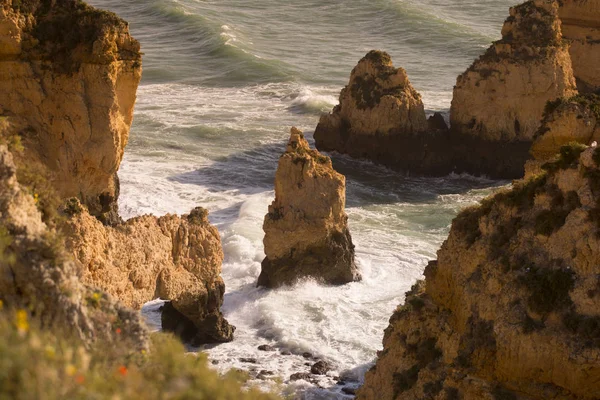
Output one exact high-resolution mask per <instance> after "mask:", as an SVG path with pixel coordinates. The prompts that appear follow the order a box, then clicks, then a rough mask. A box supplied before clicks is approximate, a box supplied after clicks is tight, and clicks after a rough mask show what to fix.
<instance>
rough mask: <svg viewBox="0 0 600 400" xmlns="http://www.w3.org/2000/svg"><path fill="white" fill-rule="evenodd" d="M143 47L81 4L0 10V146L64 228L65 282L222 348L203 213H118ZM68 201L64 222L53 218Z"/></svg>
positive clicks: (49, 217) (214, 263)
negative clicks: (153, 310)
mask: <svg viewBox="0 0 600 400" xmlns="http://www.w3.org/2000/svg"><path fill="white" fill-rule="evenodd" d="M139 50H140V47H139V43H138V42H137V41H136V40H135V39H133V38H132V37H131V36H130V35H129V30H128V26H127V23H126V22H124V21H123V20H121V19H120V18H119V17H117V16H116V15H115V14H113V13H110V12H105V11H100V10H97V9H94V8H92V7H90V6H88V5H86V4H85V3H83V2H81V1H79V0H64V1H56V2H46V1H40V0H22V1H19V2H15V1H4V2H2V5H1V6H0V117H2V118H5V117H8V119H9V121H10V126H9V127H8V128H6V129H4V128H5V127H0V128H3V131H2V135H0V141H2V142H10V141H15V143H18V144H19V145H18V146H17V147H22V149H21V150H19V151H18V152H17V154H16V160H17V163H16V164H17V167H18V168H17V176H19V179H20V180H21V179H22V180H23V182H20V183H21V184H27V185H28V188H27V190H29V191H30V192H31V194H32V195H35V196H37V198H38V204H37V206H38V208H40V209H42V211H44V213H43V218H44V221H45V222H47V223H48V224H50V225H51V227H52V228H57V229H61V230H62V234H63V235H64V237H65V239H66V242H67V248H68V250H69V252H70V253H71V254H70V255H71V256H72V258H73V259H74V260H73V263H74V264H73V263H72V264H69V265H77V268H76V269H75V268H74V267H69V268H70V269H69V273H73V274H75V273H77V278H76V277H75V276H70V277H68V279H71V280H81V282H83V284H86V285H90V286H94V287H98V288H101V289H102V290H103V291H105V292H106V293H110V294H112V295H114V296H115V297H117V298H118V299H119V300H121V301H123V303H125V304H126V305H127V306H129V307H133V308H136V309H139V308H140V307H141V306H142V305H143V303H144V302H146V301H149V300H152V299H155V298H157V297H161V298H163V299H164V300H170V301H171V302H170V303H168V304H167V305H166V306H165V308H164V310H165V311H164V312H163V327H164V328H165V329H166V330H173V331H176V332H177V333H180V334H182V335H183V336H185V339H186V340H192V341H194V342H195V343H206V342H222V341H229V340H232V338H233V330H234V327H232V326H230V325H229V324H228V323H227V321H226V320H225V319H224V318H223V315H222V314H221V312H220V307H221V305H222V302H223V294H224V291H225V287H224V283H223V280H222V278H221V277H220V272H221V263H222V261H223V251H222V248H221V241H220V237H219V234H218V232H217V230H216V228H215V227H213V226H212V225H210V224H209V222H208V219H207V212H206V211H205V210H202V209H200V208H198V209H195V210H193V211H192V212H191V213H190V214H189V215H187V216H183V217H177V216H172V215H167V216H165V217H162V218H156V217H153V216H144V217H139V218H134V219H133V220H130V221H128V222H126V223H123V222H122V220H121V218H120V217H119V215H118V212H117V198H118V195H119V185H118V178H117V170H118V168H119V165H120V162H121V159H122V157H123V152H124V149H125V146H126V144H127V140H128V136H129V128H130V125H131V122H132V117H133V105H134V102H135V99H136V90H137V85H138V83H139V80H140V77H141V53H140V51H139ZM0 122H1V120H0ZM15 138H18V139H19V140H16V139H15ZM21 144H22V145H21ZM42 189H43V190H42ZM67 199H68V200H67ZM65 201H67V205H66V206H65V207H63V209H64V210H65V212H66V214H67V215H68V216H69V218H67V219H66V220H64V219H63V218H56V215H55V214H56V208H57V207H58V205H59V204H60V203H61V202H65ZM80 201H81V203H83V204H84V206H82V205H81V204H80V203H79V202H80ZM88 210H89V213H88ZM90 214H91V215H90ZM99 221H101V222H102V223H103V224H104V225H103V224H102V223H100V222H99ZM61 246H62V245H61ZM65 254H66V253H65ZM27 268H29V266H28V265H26V264H24V265H23V266H22V270H20V271H19V272H20V273H21V272H22V273H25V272H26V271H27ZM38 289H39V288H38Z"/></svg>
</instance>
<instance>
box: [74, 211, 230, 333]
mask: <svg viewBox="0 0 600 400" xmlns="http://www.w3.org/2000/svg"><path fill="white" fill-rule="evenodd" d="M71 207H73V206H71ZM74 207H75V209H77V210H78V209H79V207H78V206H77V205H76V204H75V206H74ZM68 212H69V211H67V213H68ZM72 214H73V215H72V216H71V217H70V218H69V219H68V220H67V222H66V223H65V224H64V226H63V227H62V229H63V232H64V233H65V236H66V238H67V240H66V243H67V249H68V250H69V251H70V252H71V253H72V254H73V256H74V257H75V258H76V259H77V260H79V262H80V263H81V265H82V271H81V279H82V281H83V282H84V283H86V284H89V285H93V286H97V287H100V288H102V289H103V290H104V291H106V292H107V293H110V294H112V295H113V296H115V297H117V298H119V299H120V300H121V301H122V302H123V303H124V304H125V305H127V306H128V307H132V308H134V309H140V308H141V307H142V306H143V305H144V303H146V302H148V301H151V300H154V299H156V298H161V299H164V300H170V301H171V304H172V306H173V308H174V309H175V310H177V311H178V312H179V313H180V314H181V315H183V317H185V318H186V319H187V320H189V321H191V322H192V323H193V324H194V325H195V327H196V330H197V332H196V333H195V334H194V335H193V337H190V338H189V339H190V340H192V341H194V342H195V343H198V344H200V343H207V342H208V343H210V342H223V341H230V340H232V339H233V331H234V329H235V328H234V327H232V326H230V325H229V324H228V323H227V321H226V320H225V319H224V318H223V315H222V314H221V311H220V308H221V305H222V303H223V294H224V292H225V284H224V283H223V279H222V278H221V275H220V274H221V264H222V262H223V250H222V247H221V239H220V236H219V232H218V231H217V228H215V227H214V226H213V225H211V224H210V223H209V222H208V218H207V215H208V212H207V211H206V210H204V209H202V208H197V209H195V210H193V211H192V212H191V213H190V214H189V215H184V216H181V217H179V216H175V215H166V216H163V217H160V218H157V217H154V216H150V215H146V216H142V217H137V218H132V219H130V220H128V221H127V222H125V223H124V224H121V225H118V226H116V227H110V226H104V225H102V224H101V223H100V222H99V221H98V220H97V219H96V218H94V217H92V216H91V215H90V214H89V213H87V211H86V210H83V211H81V212H74V213H72Z"/></svg>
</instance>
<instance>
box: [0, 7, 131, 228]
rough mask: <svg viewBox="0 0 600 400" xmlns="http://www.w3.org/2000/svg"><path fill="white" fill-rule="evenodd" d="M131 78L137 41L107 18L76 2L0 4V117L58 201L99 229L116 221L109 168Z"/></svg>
mask: <svg viewBox="0 0 600 400" xmlns="http://www.w3.org/2000/svg"><path fill="white" fill-rule="evenodd" d="M140 77H141V55H140V46H139V43H138V42H137V41H136V40H135V39H133V38H132V37H131V36H130V35H129V30H128V26H127V23H126V22H124V21H123V20H121V19H120V18H118V17H117V16H116V15H115V14H113V13H110V12H106V11H100V10H97V9H94V8H92V7H90V6H87V5H86V4H85V3H83V2H82V1H80V0H62V1H46V0H20V1H16V0H3V1H2V2H1V3H0V115H5V116H10V117H11V121H12V124H13V126H15V127H16V128H17V129H18V130H19V131H20V134H21V137H22V141H23V145H24V147H25V150H26V154H25V158H27V159H28V160H37V161H41V162H42V163H43V164H44V165H46V166H47V167H48V169H49V170H51V171H52V172H53V176H52V180H53V186H55V188H56V189H57V191H58V193H59V195H60V197H62V198H63V199H66V198H69V197H78V198H79V199H80V200H81V201H82V202H83V203H84V204H85V205H87V207H88V208H89V210H90V212H91V213H92V214H93V215H95V216H98V217H100V218H101V219H102V220H103V221H104V222H106V223H111V224H114V223H116V222H118V221H119V218H118V213H117V202H116V200H117V197H118V195H119V182H118V178H117V170H118V168H119V164H120V163H121V159H122V158H123V151H124V149H125V145H126V144H127V140H128V135H129V127H130V125H131V122H132V118H133V106H134V102H135V99H136V89H137V86H138V83H139V80H140Z"/></svg>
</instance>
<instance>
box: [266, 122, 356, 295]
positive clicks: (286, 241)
mask: <svg viewBox="0 0 600 400" xmlns="http://www.w3.org/2000/svg"><path fill="white" fill-rule="evenodd" d="M345 204H346V179H345V177H344V176H343V175H341V174H339V173H337V172H336V171H335V170H334V169H333V166H332V164H331V159H330V158H329V157H326V156H324V155H322V154H320V153H319V152H318V151H316V150H313V149H311V148H310V147H309V145H308V142H307V141H306V139H305V138H304V135H303V134H302V132H300V131H299V130H298V129H296V128H292V130H291V135H290V140H289V142H288V144H287V148H286V151H285V153H284V154H283V155H282V156H281V158H280V159H279V165H278V168H277V173H276V176H275V200H274V201H273V203H272V204H271V205H270V206H269V213H268V214H267V215H266V216H265V222H264V225H263V229H264V231H265V238H264V245H265V254H266V258H265V259H264V260H263V262H262V271H261V274H260V276H259V278H258V286H264V287H268V288H276V287H280V286H283V285H292V284H294V283H295V282H296V281H297V280H299V279H303V278H312V279H315V280H317V281H319V282H322V283H325V284H331V285H341V284H344V283H348V282H353V281H358V280H360V279H361V277H360V274H359V272H358V269H357V267H356V264H355V262H354V245H353V244H352V238H351V236H350V231H349V230H348V216H347V215H346V213H345V211H344V208H345Z"/></svg>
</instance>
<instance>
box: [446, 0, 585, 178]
mask: <svg viewBox="0 0 600 400" xmlns="http://www.w3.org/2000/svg"><path fill="white" fill-rule="evenodd" d="M560 26H561V23H560V20H559V18H558V4H557V3H556V2H555V1H543V0H535V1H528V2H526V3H523V4H521V5H519V6H516V7H511V9H510V17H509V18H508V19H507V20H506V22H505V23H504V26H503V28H502V39H501V40H499V41H497V42H495V43H494V44H493V45H492V46H491V47H490V48H489V49H488V50H487V51H486V53H485V54H484V55H482V56H481V57H480V58H479V59H478V60H476V61H475V62H474V63H473V65H471V67H470V68H469V69H468V70H467V71H466V72H465V73H463V74H462V75H460V76H459V77H458V79H457V81H456V86H455V87H454V96H453V99H452V106H451V109H450V124H451V127H452V130H453V132H454V133H455V134H456V135H457V136H467V137H475V138H477V139H479V140H484V141H488V142H496V143H499V144H500V143H502V142H524V143H529V144H531V142H532V141H533V136H534V134H535V132H536V131H537V129H538V128H539V126H540V120H541V118H542V115H543V113H544V107H545V106H546V103H547V102H548V101H553V100H555V99H557V98H562V97H571V96H573V95H575V94H576V93H577V91H576V84H575V78H574V76H573V69H572V66H571V58H570V56H569V47H568V45H567V44H566V42H564V41H563V37H562V33H561V27H560ZM518 158H520V157H515V158H514V163H515V164H517V165H518V166H519V167H522V166H523V164H524V162H525V160H523V159H518Z"/></svg>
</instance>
